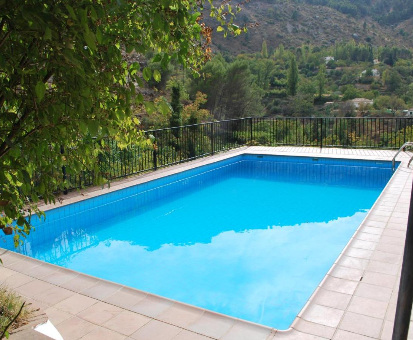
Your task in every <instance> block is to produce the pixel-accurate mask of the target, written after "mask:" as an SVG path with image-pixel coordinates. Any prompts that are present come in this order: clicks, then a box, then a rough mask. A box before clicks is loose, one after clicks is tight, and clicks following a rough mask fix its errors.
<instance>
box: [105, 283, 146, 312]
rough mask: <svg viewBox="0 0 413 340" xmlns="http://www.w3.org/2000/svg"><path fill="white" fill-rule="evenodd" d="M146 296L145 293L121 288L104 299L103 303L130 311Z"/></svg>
mask: <svg viewBox="0 0 413 340" xmlns="http://www.w3.org/2000/svg"><path fill="white" fill-rule="evenodd" d="M146 295H147V293H144V292H140V291H138V290H135V289H131V288H127V287H123V288H121V289H120V290H118V291H117V292H115V293H114V294H112V295H110V296H108V297H107V298H105V299H104V301H105V302H107V303H110V304H112V305H115V306H118V307H121V308H125V309H130V308H132V307H133V306H134V305H136V304H137V303H138V302H139V301H141V300H143V299H144V298H145V296H146Z"/></svg>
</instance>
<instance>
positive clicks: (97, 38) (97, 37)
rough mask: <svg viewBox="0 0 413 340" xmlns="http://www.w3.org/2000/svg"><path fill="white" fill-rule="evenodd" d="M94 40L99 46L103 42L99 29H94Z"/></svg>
mask: <svg viewBox="0 0 413 340" xmlns="http://www.w3.org/2000/svg"><path fill="white" fill-rule="evenodd" d="M96 40H97V41H98V43H99V44H101V43H102V41H103V34H102V31H101V30H100V28H99V27H98V28H96Z"/></svg>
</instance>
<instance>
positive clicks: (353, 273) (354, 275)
mask: <svg viewBox="0 0 413 340" xmlns="http://www.w3.org/2000/svg"><path fill="white" fill-rule="evenodd" d="M329 275H331V276H333V277H336V278H339V279H345V280H350V281H357V282H358V281H360V279H361V277H362V276H363V270H361V269H354V268H347V267H342V266H338V265H336V266H334V268H333V269H332V270H331V271H330V272H329Z"/></svg>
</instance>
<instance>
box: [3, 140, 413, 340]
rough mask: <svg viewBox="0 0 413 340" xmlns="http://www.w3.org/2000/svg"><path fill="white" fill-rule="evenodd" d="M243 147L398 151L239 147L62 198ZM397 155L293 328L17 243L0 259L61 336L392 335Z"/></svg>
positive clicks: (405, 186)
mask: <svg viewBox="0 0 413 340" xmlns="http://www.w3.org/2000/svg"><path fill="white" fill-rule="evenodd" d="M240 153H257V154H281V155H296V156H310V157H311V156H317V157H319V156H323V157H334V158H351V159H373V160H391V159H392V157H393V155H394V154H395V152H393V151H378V150H351V149H323V150H320V149H315V148H299V147H277V148H270V147H249V148H241V149H237V150H233V151H231V152H228V153H224V154H219V155H215V156H212V157H207V158H203V159H199V160H196V161H193V162H189V163H185V164H181V165H178V166H174V167H171V168H166V169H162V170H159V171H156V172H152V173H148V174H146V175H143V176H138V177H134V178H129V179H125V180H122V181H119V182H116V183H112V186H111V188H110V189H103V190H101V189H97V188H90V189H88V190H85V191H84V192H82V193H77V192H75V193H71V194H70V195H68V196H65V197H63V199H64V201H63V204H69V203H72V202H75V201H79V200H83V199H86V198H88V197H93V196H97V195H100V194H103V193H107V192H108V190H110V191H114V190H118V189H121V188H124V187H127V186H131V185H135V184H138V183H142V182H145V181H148V180H152V179H155V178H158V177H162V176H165V175H169V174H171V173H176V172H179V171H182V170H186V169H189V168H192V167H196V166H200V165H203V164H207V163H211V162H215V161H217V160H221V159H224V158H228V157H232V156H234V155H237V154H240ZM398 160H400V161H402V164H401V166H400V167H399V169H398V170H397V171H396V173H395V175H394V176H393V178H392V179H391V181H390V183H389V184H388V185H387V187H386V189H385V191H384V192H383V193H382V195H381V196H380V197H379V199H378V201H377V202H376V204H375V205H374V207H373V209H372V210H371V212H370V213H369V215H368V216H367V218H366V219H365V221H364V222H363V223H362V225H361V226H360V228H359V229H358V231H357V232H356V233H355V235H354V236H353V238H352V239H351V240H350V242H349V244H348V245H347V247H346V248H345V250H344V251H343V252H342V254H341V255H340V257H339V258H338V259H337V261H336V263H335V264H334V265H333V267H332V268H331V270H330V271H329V272H328V274H327V275H326V277H325V278H324V280H323V281H322V282H321V283H320V285H319V287H318V288H317V289H316V291H315V292H314V294H313V296H312V297H311V298H310V300H309V301H308V303H307V305H306V306H305V307H304V308H303V310H302V311H301V312H300V314H299V315H298V317H297V318H296V320H295V321H294V323H293V325H292V328H291V329H289V330H287V331H276V330H275V329H271V328H268V327H264V326H261V325H256V324H252V323H249V322H245V321H242V320H239V319H234V318H231V317H227V316H224V315H220V314H216V313H213V312H210V311H207V310H203V309H200V308H196V307H192V306H189V305H185V304H182V303H179V302H176V301H172V300H168V299H165V298H162V297H158V296H155V295H151V294H147V293H145V292H141V291H138V290H135V289H132V288H128V287H124V286H121V285H118V284H115V283H111V282H107V281H104V280H100V279H98V278H94V277H90V276H87V275H84V274H80V273H77V272H74V271H71V270H67V269H64V268H60V267H57V266H54V265H50V264H47V263H45V262H42V261H38V260H34V259H31V258H28V257H25V256H22V255H19V254H15V253H12V252H6V253H5V254H3V255H1V258H2V260H3V262H4V266H3V267H0V283H2V284H5V285H7V286H8V287H10V288H12V289H14V290H16V291H17V292H19V293H20V294H21V295H23V296H24V297H26V298H27V300H28V301H29V302H32V303H33V304H34V305H35V306H38V307H39V308H41V311H42V312H44V313H46V314H47V316H48V317H49V319H50V320H51V321H52V323H53V324H54V325H55V326H56V328H57V329H58V330H59V332H60V333H61V335H62V336H63V338H64V340H77V339H84V340H93V339H111V340H118V339H119V340H121V339H135V340H157V339H159V340H169V339H174V340H202V339H204V340H207V339H220V340H243V339H245V340H278V339H292V340H295V339H297V340H307V339H308V340H310V339H312V340H317V339H320V340H322V339H335V340H369V339H370V340H371V339H391V334H392V327H393V320H394V314H395V307H396V301H397V293H398V285H399V279H400V269H401V261H402V254H403V247H404V239H405V233H406V225H407V215H408V210H409V202H410V191H411V183H412V171H411V170H409V169H407V167H406V166H407V161H408V160H409V157H408V156H407V155H406V154H404V153H403V154H401V155H399V157H398ZM50 208H51V207H50V206H45V207H44V209H45V210H47V209H50ZM2 252H3V251H1V249H0V254H1V253H2ZM11 338H12V339H13V336H12V337H11ZM410 338H411V339H413V336H411V335H410V337H409V339H410Z"/></svg>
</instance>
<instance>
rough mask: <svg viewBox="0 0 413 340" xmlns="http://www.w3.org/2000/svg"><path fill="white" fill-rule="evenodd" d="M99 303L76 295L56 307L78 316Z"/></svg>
mask: <svg viewBox="0 0 413 340" xmlns="http://www.w3.org/2000/svg"><path fill="white" fill-rule="evenodd" d="M97 302H98V301H97V300H95V299H92V298H90V297H88V296H84V295H80V294H76V295H73V296H71V297H69V298H68V299H66V300H63V301H61V302H59V303H57V304H56V305H55V306H54V307H55V308H57V309H59V310H61V311H63V312H66V313H70V314H77V313H79V312H81V311H83V310H85V309H86V308H88V307H90V306H92V305H94V304H95V303H97Z"/></svg>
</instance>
